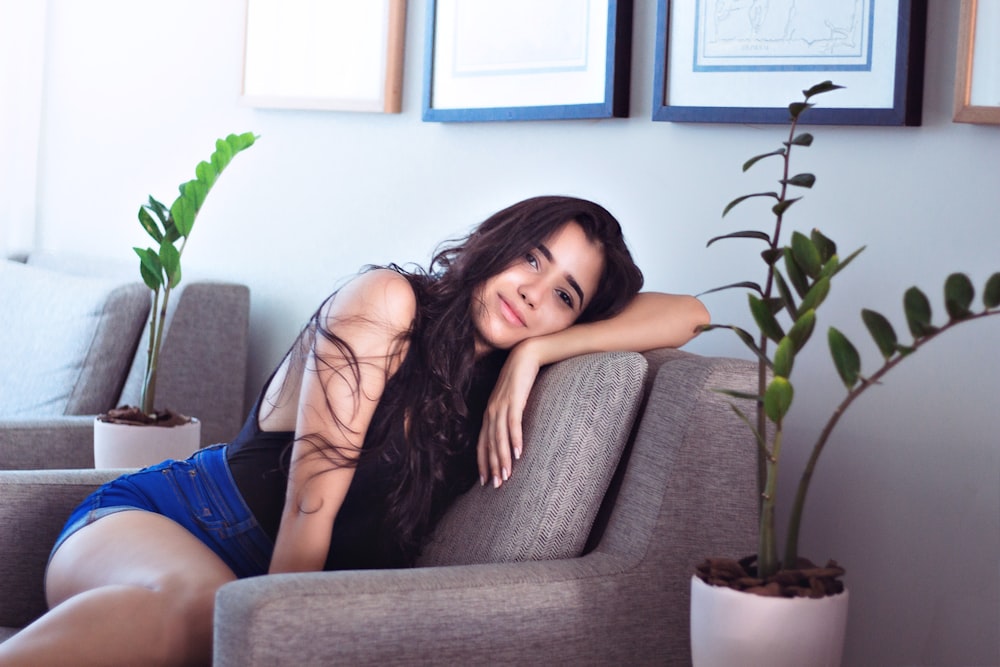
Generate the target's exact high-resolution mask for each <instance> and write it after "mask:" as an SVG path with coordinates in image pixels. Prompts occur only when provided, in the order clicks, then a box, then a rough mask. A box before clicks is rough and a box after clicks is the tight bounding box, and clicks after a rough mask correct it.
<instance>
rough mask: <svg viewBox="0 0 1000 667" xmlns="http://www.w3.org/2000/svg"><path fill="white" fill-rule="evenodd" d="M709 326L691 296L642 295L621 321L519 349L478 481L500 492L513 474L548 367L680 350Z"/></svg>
mask: <svg viewBox="0 0 1000 667" xmlns="http://www.w3.org/2000/svg"><path fill="white" fill-rule="evenodd" d="M708 323H709V315H708V311H707V310H706V309H705V306H704V305H702V303H701V301H699V300H698V299H696V298H694V297H693V296H683V295H676V294H661V293H657V292H642V293H640V294H637V295H636V296H635V298H634V299H632V301H631V302H629V304H628V305H627V306H626V307H625V309H624V310H622V312H620V313H619V314H618V315H616V316H614V317H612V318H609V319H606V320H600V321H597V322H588V323H586V324H577V325H574V326H571V327H569V328H568V329H564V330H563V331H559V332H557V333H554V334H549V335H546V336H538V337H536V338H529V339H527V340H525V341H523V342H521V343H519V344H518V345H516V346H515V347H514V348H513V349H512V350H511V352H510V355H509V356H508V357H507V362H506V363H505V364H504V367H503V369H502V370H501V372H500V377H499V378H498V379H497V384H496V386H495V387H494V389H493V393H492V394H491V396H490V400H489V404H488V405H487V407H486V413H485V414H484V416H483V427H482V430H481V431H480V435H479V444H478V462H479V480H480V483H483V484H485V483H486V481H487V480H490V481H491V482H492V484H493V486H495V487H498V486H500V484H502V483H503V482H505V481H507V479H508V478H509V477H510V474H511V470H512V467H511V457H512V456H513V458H514V459H517V458H519V457H520V455H521V450H522V447H523V442H522V433H521V418H522V415H523V414H524V406H525V404H526V403H527V401H528V394H529V393H530V392H531V387H532V386H533V385H534V383H535V378H536V377H537V376H538V371H539V370H540V369H541V368H542V367H543V366H546V365H548V364H552V363H555V362H557V361H562V360H564V359H569V358H570V357H575V356H578V355H581V354H589V353H591V352H614V351H631V352H645V351H647V350H653V349H656V348H660V347H680V346H681V345H684V344H685V343H687V342H688V341H690V340H691V339H692V338H694V337H695V335H697V333H698V328H699V327H700V326H701V325H705V324H708Z"/></svg>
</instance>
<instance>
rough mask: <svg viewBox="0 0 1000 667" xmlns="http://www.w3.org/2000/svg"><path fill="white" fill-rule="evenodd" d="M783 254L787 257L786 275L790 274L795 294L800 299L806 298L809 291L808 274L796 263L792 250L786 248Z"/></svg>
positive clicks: (789, 278) (789, 277)
mask: <svg viewBox="0 0 1000 667" xmlns="http://www.w3.org/2000/svg"><path fill="white" fill-rule="evenodd" d="M783 253H784V256H785V273H787V274H788V280H789V282H791V283H792V287H794V288H795V293H796V294H798V295H799V297H800V298H801V297H804V296H805V295H806V292H808V291H809V280H808V279H807V278H806V273H805V271H803V270H802V267H801V266H799V265H798V263H797V262H796V261H795V256H794V255H793V254H792V249H791V248H788V247H786V248H785V249H784V250H783Z"/></svg>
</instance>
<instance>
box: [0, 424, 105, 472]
mask: <svg viewBox="0 0 1000 667" xmlns="http://www.w3.org/2000/svg"><path fill="white" fill-rule="evenodd" d="M53 467H57V468H93V467H94V415H72V416H62V417H49V418H44V419H17V418H7V419H0V470H39V469H46V468H53Z"/></svg>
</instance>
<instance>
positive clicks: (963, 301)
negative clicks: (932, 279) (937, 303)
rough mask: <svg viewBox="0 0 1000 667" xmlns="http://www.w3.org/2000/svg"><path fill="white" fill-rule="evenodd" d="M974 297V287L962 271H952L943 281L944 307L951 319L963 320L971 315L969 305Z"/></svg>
mask: <svg viewBox="0 0 1000 667" xmlns="http://www.w3.org/2000/svg"><path fill="white" fill-rule="evenodd" d="M974 298H976V288H975V287H973V286H972V281H971V280H969V277H968V276H967V275H965V274H964V273H953V274H951V275H950V276H948V278H947V279H946V280H945V281H944V307H945V309H946V310H947V311H948V316H949V317H950V318H951V319H953V320H965V319H968V318H969V317H971V316H972V311H970V310H969V307H970V306H971V305H972V300H973V299H974Z"/></svg>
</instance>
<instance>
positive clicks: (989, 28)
mask: <svg viewBox="0 0 1000 667" xmlns="http://www.w3.org/2000/svg"><path fill="white" fill-rule="evenodd" d="M958 29H959V33H958V59H957V63H958V64H957V67H956V70H957V71H956V74H955V115H954V116H953V119H954V121H955V122H957V123H989V124H997V125H1000V2H998V1H997V0H962V10H961V15H960V17H959V28H958Z"/></svg>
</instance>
